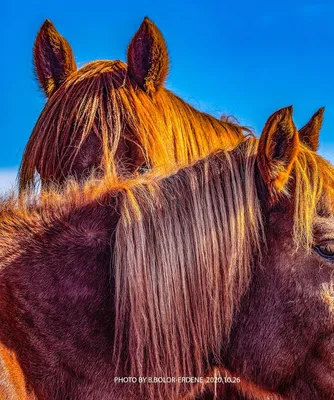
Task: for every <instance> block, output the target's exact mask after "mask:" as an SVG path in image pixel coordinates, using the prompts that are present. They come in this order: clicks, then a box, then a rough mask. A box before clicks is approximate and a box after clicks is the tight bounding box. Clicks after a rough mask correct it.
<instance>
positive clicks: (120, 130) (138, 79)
mask: <svg viewBox="0 0 334 400" xmlns="http://www.w3.org/2000/svg"><path fill="white" fill-rule="evenodd" d="M127 58H128V60H127V61H128V67H127V66H126V65H125V64H123V63H122V62H120V61H98V62H91V63H89V64H87V65H86V66H84V67H83V68H81V69H79V70H77V68H76V63H75V58H74V55H73V51H72V48H71V46H70V45H69V43H68V42H67V40H66V39H65V38H64V37H63V36H61V35H60V34H59V33H58V32H57V30H56V29H55V27H54V26H53V24H52V23H51V21H49V20H46V21H45V23H44V24H43V25H42V27H41V29H40V31H39V33H38V35H37V37H36V41H35V46H34V65H35V70H36V75H37V78H38V81H39V83H40V86H41V89H42V90H43V92H44V94H45V95H46V97H47V98H48V102H47V104H46V106H45V108H44V110H43V112H42V114H41V117H40V118H39V121H38V123H37V124H36V126H35V128H34V131H33V133H32V135H31V138H30V140H29V142H28V145H27V148H26V151H25V155H24V158H23V162H22V166H21V184H20V186H21V188H24V187H25V186H26V185H27V183H29V182H31V181H32V179H33V176H34V174H35V169H36V170H37V172H38V173H39V174H40V177H41V180H42V182H43V183H48V182H50V181H54V182H56V183H62V182H63V181H65V180H66V178H68V177H69V176H71V175H72V176H76V177H78V178H79V179H82V178H85V177H87V175H89V174H90V173H91V172H92V170H96V168H99V167H104V166H105V165H104V163H105V162H106V161H110V162H111V163H112V164H115V165H116V164H119V168H116V167H115V168H114V169H113V170H114V171H115V173H116V172H117V173H120V174H128V173H132V172H133V171H134V170H136V169H137V168H139V167H141V166H142V165H143V163H144V161H145V160H144V156H143V154H142V149H141V147H140V145H139V144H138V138H137V136H136V132H137V125H138V119H140V118H139V117H138V115H135V114H136V113H135V111H134V108H135V104H134V103H135V100H134V97H135V96H133V93H135V92H141V94H142V97H141V99H139V100H138V102H139V103H140V106H141V107H142V108H146V114H148V115H150V114H154V112H156V110H155V107H154V104H153V103H154V97H155V95H156V94H157V93H158V92H159V91H161V89H162V88H163V86H164V82H165V79H166V76H167V72H168V65H169V61H168V53H167V46H166V43H165V41H164V38H163V36H162V34H161V33H160V31H159V29H158V28H157V27H156V26H155V25H154V24H153V22H151V21H150V20H149V19H148V18H145V19H144V21H143V23H142V25H141V26H140V28H139V30H138V32H137V33H136V34H135V36H134V37H133V39H132V40H131V42H130V45H129V48H128V57H127ZM120 91H122V92H123V97H122V96H121V95H119V92H120ZM131 94H132V96H131ZM145 96H146V97H147V101H146V102H145V101H144V103H145V104H143V103H142V101H141V100H143V97H145ZM116 98H118V101H117V100H115V99H116ZM144 100H145V98H144ZM115 102H116V103H118V104H115ZM148 106H149V107H148ZM150 107H151V109H150V110H148V109H147V108H150ZM146 114H145V117H146ZM130 115H131V117H130ZM127 119H130V120H131V124H130V123H128V121H127ZM154 124H155V125H157V124H156V121H154ZM131 126H132V128H131ZM95 136H96V137H95ZM108 166H109V165H108Z"/></svg>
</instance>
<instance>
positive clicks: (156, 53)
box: [127, 17, 169, 94]
mask: <svg viewBox="0 0 334 400" xmlns="http://www.w3.org/2000/svg"><path fill="white" fill-rule="evenodd" d="M127 58H128V60H127V62H128V74H129V76H130V77H131V78H133V79H134V80H135V81H136V82H137V84H138V85H139V86H140V87H141V88H142V89H144V90H145V91H146V92H147V93H148V94H153V93H155V92H156V91H157V90H159V89H160V88H161V87H162V86H163V84H164V82H165V80H166V78H167V74H168V67H169V61H168V52H167V45H166V42H165V40H164V38H163V36H162V34H161V32H160V30H159V29H158V28H157V27H156V26H155V25H154V23H153V22H152V21H150V20H149V19H148V18H147V17H146V18H145V19H144V21H143V22H142V24H141V25H140V28H139V30H138V31H137V33H136V34H135V35H134V37H133V38H132V40H131V43H130V45H129V48H128V56H127Z"/></svg>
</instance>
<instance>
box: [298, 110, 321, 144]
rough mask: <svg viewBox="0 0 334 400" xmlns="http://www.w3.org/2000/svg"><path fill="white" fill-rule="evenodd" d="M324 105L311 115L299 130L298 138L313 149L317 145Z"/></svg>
mask: <svg viewBox="0 0 334 400" xmlns="http://www.w3.org/2000/svg"><path fill="white" fill-rule="evenodd" d="M324 111H325V107H321V108H319V110H318V111H317V112H316V113H315V114H314V115H313V116H312V117H311V119H310V120H309V122H308V123H307V124H306V125H305V126H303V127H302V128H301V129H300V130H299V139H300V141H301V143H303V144H305V145H306V146H307V147H309V148H310V149H311V150H313V151H317V150H318V147H319V134H320V130H321V126H322V122H323V119H324Z"/></svg>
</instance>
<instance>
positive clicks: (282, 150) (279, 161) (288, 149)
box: [257, 106, 299, 201]
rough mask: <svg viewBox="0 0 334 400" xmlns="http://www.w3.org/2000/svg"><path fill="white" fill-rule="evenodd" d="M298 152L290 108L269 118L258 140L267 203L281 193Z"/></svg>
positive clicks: (296, 136)
mask: <svg viewBox="0 0 334 400" xmlns="http://www.w3.org/2000/svg"><path fill="white" fill-rule="evenodd" d="M298 150H299V138H298V131H297V128H296V126H295V124H294V123H293V121H292V106H290V107H286V108H282V109H280V110H278V111H276V112H275V113H274V114H272V115H271V116H270V117H269V119H268V121H267V122H266V125H265V127H264V129H263V132H262V135H261V137H260V139H259V148H258V155H257V164H258V167H259V171H260V173H261V176H262V179H263V181H264V184H265V186H266V187H267V189H268V192H269V196H270V201H276V200H277V198H278V196H279V195H280V193H281V192H282V191H283V190H284V188H285V185H286V183H287V181H288V179H289V176H290V173H291V169H292V166H293V164H294V161H295V159H296V157H297V154H298Z"/></svg>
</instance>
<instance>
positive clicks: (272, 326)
mask: <svg viewBox="0 0 334 400" xmlns="http://www.w3.org/2000/svg"><path fill="white" fill-rule="evenodd" d="M312 143H314V141H313V142H312ZM333 174H334V171H333V167H332V166H331V165H330V164H329V163H327V162H326V161H325V160H324V159H323V158H322V157H320V156H319V155H318V154H317V153H315V152H314V151H312V150H311V149H310V148H309V147H308V146H306V145H304V144H302V143H301V141H300V139H299V134H298V131H297V129H296V127H295V125H294V123H293V121H292V108H291V107H288V108H284V109H281V110H279V111H277V112H275V113H274V114H273V115H272V116H270V117H269V119H268V121H267V123H266V124H265V127H264V129H263V131H262V134H261V136H260V138H259V139H256V138H254V137H248V138H245V139H244V140H243V141H242V142H241V143H240V144H239V145H238V146H236V147H235V148H234V149H232V150H230V151H226V150H217V151H215V152H213V153H212V154H211V155H209V156H206V157H205V158H203V159H199V160H197V161H196V162H194V163H193V164H192V165H188V166H185V167H183V168H179V169H176V170H175V171H174V172H173V173H171V174H170V175H169V176H167V177H166V176H164V175H163V174H162V175H161V176H160V175H159V174H158V173H157V172H156V171H154V172H151V173H147V174H144V175H142V176H136V177H135V178H133V179H126V180H124V181H119V182H117V183H115V181H114V180H113V179H111V177H110V174H106V176H105V177H103V178H100V179H97V178H94V177H93V178H91V179H90V180H88V181H87V182H85V183H84V184H83V185H80V184H79V183H78V182H75V181H70V182H68V184H67V186H66V188H65V190H60V191H58V192H57V191H56V190H54V189H51V188H50V189H49V190H46V191H43V192H42V194H41V196H40V195H38V196H36V198H34V197H33V196H32V197H30V196H29V194H27V195H26V197H25V198H23V199H21V197H19V198H17V199H15V198H13V199H9V200H8V201H7V202H4V203H3V204H2V206H1V209H0V217H1V218H0V239H1V240H0V264H1V268H0V293H1V299H0V322H1V323H0V341H1V343H2V344H3V345H4V346H6V348H8V349H9V350H10V351H13V352H14V353H15V355H16V357H17V360H18V362H19V365H20V367H21V368H22V371H23V373H24V377H25V379H26V382H27V385H28V387H29V388H31V390H33V392H34V395H35V396H36V397H37V398H38V399H39V400H44V399H55V400H58V399H59V400H60V399H62V400H63V399H65V398H70V399H73V400H78V399H80V400H86V399H87V400H88V399H90V400H95V399H120V398H121V399H124V400H127V399H133V398H136V399H139V400H140V399H142V400H149V399H159V400H160V399H161V400H162V399H181V398H186V396H187V398H190V397H189V393H190V392H191V391H192V389H194V385H193V383H192V382H189V381H187V379H186V378H187V377H188V378H191V377H197V378H199V380H200V377H203V376H206V374H207V373H209V371H210V370H213V369H215V368H217V369H221V370H225V371H230V372H231V374H234V375H236V376H238V377H239V383H236V384H235V385H234V387H233V389H234V390H236V391H237V393H239V394H240V396H244V397H245V398H256V399H258V400H263V399H268V398H269V399H280V400H281V399H289V400H297V399H301V398H302V399H303V400H313V399H315V398H316V399H318V400H332V399H333V398H334V397H333V393H334V390H333V388H334V379H333V369H334V360H333V348H334V282H333V273H332V269H333V262H334V261H333V260H334V250H333V246H334V244H333V243H334V242H333V240H334V239H333V213H334V203H333V200H332V199H333V189H332V188H333V183H334V182H333V179H334V175H333ZM27 196H28V197H27ZM140 377H141V378H144V377H146V378H147V379H148V378H152V380H153V381H150V382H146V383H139V382H138V379H139V378H140ZM159 377H160V378H161V379H162V378H164V379H165V380H163V379H162V380H161V383H159V384H158V383H157V384H154V383H153V382H154V378H157V379H158V378H159ZM168 377H169V379H170V380H169V381H168V382H167V380H168ZM173 378H174V379H175V380H173ZM136 379H137V381H136ZM225 386H226V385H225ZM193 394H194V395H197V394H196V393H193ZM198 394H200V393H199V392H198ZM255 396H256V397H255ZM221 398H224V397H221ZM225 398H226V399H229V398H228V397H225Z"/></svg>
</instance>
